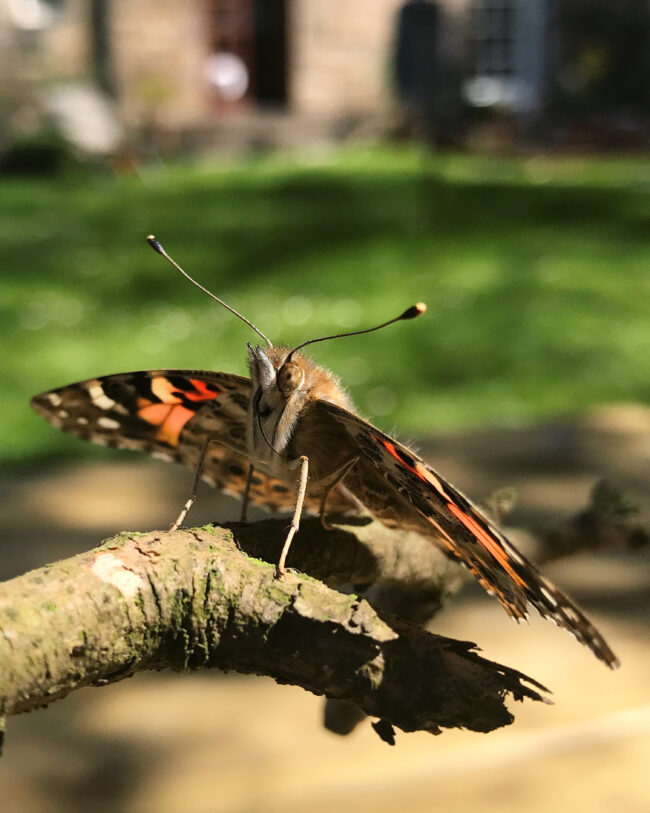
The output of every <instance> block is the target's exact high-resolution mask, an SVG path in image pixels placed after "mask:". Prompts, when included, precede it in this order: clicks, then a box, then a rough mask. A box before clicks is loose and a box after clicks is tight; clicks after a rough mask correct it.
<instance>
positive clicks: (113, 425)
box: [97, 415, 120, 429]
mask: <svg viewBox="0 0 650 813" xmlns="http://www.w3.org/2000/svg"><path fill="white" fill-rule="evenodd" d="M97 426H101V428H102V429H119V428H120V422H119V421H115V420H113V418H107V417H105V416H104V415H101V416H100V417H99V418H97Z"/></svg>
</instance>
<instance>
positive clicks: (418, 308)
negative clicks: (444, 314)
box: [400, 302, 427, 319]
mask: <svg viewBox="0 0 650 813" xmlns="http://www.w3.org/2000/svg"><path fill="white" fill-rule="evenodd" d="M426 310H427V306H426V305H425V303H424V302H416V304H415V305H411V307H410V308H407V310H405V311H404V313H403V314H402V315H401V316H400V319H415V317H416V316H422V314H423V313H426Z"/></svg>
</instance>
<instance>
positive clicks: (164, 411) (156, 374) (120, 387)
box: [32, 370, 350, 511]
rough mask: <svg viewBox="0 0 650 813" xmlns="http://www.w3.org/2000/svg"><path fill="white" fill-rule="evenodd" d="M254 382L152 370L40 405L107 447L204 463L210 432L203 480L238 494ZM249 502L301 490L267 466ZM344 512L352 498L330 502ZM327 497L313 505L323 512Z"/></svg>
mask: <svg viewBox="0 0 650 813" xmlns="http://www.w3.org/2000/svg"><path fill="white" fill-rule="evenodd" d="M250 392H251V382H250V379H248V378H244V377H243V376H237V375H231V374H228V373H213V372H206V371H199V370H145V371H137V372H133V373H119V374H117V375H109V376H104V377H101V378H93V379H90V380H88V381H80V382H78V383H76V384H70V385H68V386H66V387H61V388H59V389H56V390H51V391H50V392H45V393H42V394H41V395H36V396H35V397H34V398H33V399H32V406H33V408H34V409H35V410H36V412H38V414H39V415H41V416H42V417H43V418H45V419H46V420H47V421H49V422H50V423H52V424H53V425H54V426H56V427H57V428H58V429H61V430H63V431H64V432H69V433H70V434H72V435H76V436H77V437H80V438H83V439H84V440H89V441H91V442H93V443H98V444H101V445H102V446H110V447H113V448H116V449H132V450H134V451H141V452H146V453H148V454H151V455H152V456H154V457H156V458H159V459H162V460H169V461H171V460H175V461H177V462H179V463H182V464H184V465H186V466H189V467H191V468H196V466H197V464H198V461H199V456H200V453H201V449H202V447H203V444H204V442H205V439H206V438H207V437H211V438H213V441H214V442H212V443H211V444H210V446H209V448H208V450H207V454H206V458H205V460H204V463H203V466H202V479H203V480H205V481H206V482H207V483H209V484H210V485H212V486H214V487H216V488H218V489H220V490H221V491H224V492H225V493H227V494H231V495H235V496H238V495H241V494H243V493H244V491H245V489H246V481H247V477H248V468H249V461H248V454H247V449H246V418H247V410H248V403H249V399H250ZM249 501H250V502H251V503H253V504H256V505H260V506H263V507H265V508H268V509H269V510H271V511H284V510H286V511H289V510H291V509H292V508H293V507H294V504H295V493H294V490H293V489H292V488H291V487H290V485H287V484H286V483H284V482H282V481H281V480H279V479H277V478H276V477H271V476H270V475H267V474H265V473H264V472H262V471H260V470H256V471H255V473H254V474H253V477H252V480H251V483H250V486H249ZM329 504H330V506H331V507H332V508H333V509H334V510H336V509H339V510H344V509H349V507H350V504H349V501H341V500H340V499H339V500H338V501H337V499H336V497H333V498H332V499H331V500H330V503H329ZM319 505H320V495H315V496H308V498H307V500H306V506H307V508H308V509H310V510H312V511H318V508H319Z"/></svg>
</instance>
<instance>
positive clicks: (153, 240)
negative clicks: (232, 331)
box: [147, 234, 401, 347]
mask: <svg viewBox="0 0 650 813" xmlns="http://www.w3.org/2000/svg"><path fill="white" fill-rule="evenodd" d="M147 243H149V245H150V246H151V248H152V249H153V250H154V251H157V252H158V254H160V255H161V256H162V257H164V258H165V259H166V260H167V262H169V263H171V264H172V265H173V266H174V268H175V269H176V270H177V271H180V272H181V274H182V275H183V276H184V277H185V279H187V280H189V281H190V282H191V283H192V285H196V287H197V288H199V289H200V290H201V291H203V293H204V294H207V295H208V296H209V297H212V299H214V300H215V302H218V303H219V304H220V305H223V307H224V308H225V309H226V310H227V311H230V313H233V314H234V315H235V316H236V317H237V318H238V319H241V320H242V322H245V323H246V324H247V325H248V327H250V328H252V329H253V330H254V331H255V333H257V335H258V336H260V337H261V338H262V339H264V341H265V342H266V343H267V344H268V346H269V347H273V345H272V344H271V342H270V340H269V339H267V338H266V336H265V335H264V334H263V333H262V331H261V330H258V329H257V328H256V327H255V325H254V324H253V323H252V322H250V321H249V320H248V319H247V318H246V317H245V316H242V315H241V313H239V311H236V310H235V309H234V308H231V307H230V305H227V304H226V303H225V302H224V301H223V299H219V297H218V296H215V295H214V294H213V293H211V292H210V291H208V289H207V288H204V287H203V286H202V285H201V283H200V282H197V281H196V280H195V279H192V277H191V276H190V275H189V274H188V273H187V271H184V270H183V269H182V268H181V267H180V265H179V264H178V263H177V262H176V260H174V259H172V257H170V256H169V254H167V252H166V251H165V249H164V248H163V247H162V244H161V242H160V240H158V238H157V237H154V236H153V234H150V235H149V236H148V237H147ZM400 318H401V317H400Z"/></svg>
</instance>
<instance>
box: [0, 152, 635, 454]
mask: <svg viewBox="0 0 650 813" xmlns="http://www.w3.org/2000/svg"><path fill="white" fill-rule="evenodd" d="M649 189H650V163H649V162H648V161H647V160H642V159H620V160H603V159H594V158H575V159H552V158H541V157H535V158H528V159H499V160H497V159H490V158H485V157H482V158H481V157H469V156H456V155H446V156H440V157H436V156H433V157H430V158H428V159H426V160H425V159H423V158H422V156H421V155H420V154H419V153H418V152H416V151H413V150H407V151H396V150H387V149H386V150H374V149H373V150H370V149H357V150H353V151H348V152H344V153H339V154H335V155H327V156H321V157H314V156H312V157H311V158H305V157H303V158H302V159H299V158H287V157H282V156H280V157H269V158H263V159H256V160H252V159H251V160H248V161H246V162H241V163H239V164H236V165H225V164H206V163H202V164H200V165H193V166H188V165H184V166H181V165H176V166H172V167H171V168H159V169H153V170H147V171H143V173H142V174H141V175H140V176H131V177H126V178H114V177H109V176H102V175H90V176H79V177H77V176H71V177H69V178H63V179H61V178H59V179H52V180H44V179H43V180H42V179H11V180H7V179H3V180H2V181H0V246H2V254H3V270H2V295H1V297H0V343H1V344H0V346H1V347H2V359H3V363H2V368H1V370H0V384H1V386H2V399H3V409H2V421H0V460H4V461H17V460H20V459H27V460H29V459H34V458H35V457H40V456H51V455H56V454H83V453H86V452H87V451H90V450H89V449H88V450H87V449H86V445H85V444H82V443H81V442H78V441H75V440H73V439H71V438H69V437H66V436H64V435H63V434H61V433H58V432H56V431H55V430H53V429H52V428H51V427H49V426H48V425H47V424H45V422H43V421H42V420H41V419H39V418H38V417H37V416H36V415H34V414H33V413H32V412H31V410H30V409H29V407H28V400H29V397H30V396H31V395H33V394H34V393H37V392H41V391H43V390H46V389H49V388H52V387H56V386H60V385H63V384H66V383H70V382H72V381H78V380H82V379H84V378H89V377H93V376H96V375H102V374H107V373H113V372H121V371H126V370H136V369H147V368H150V369H151V368H164V367H172V368H173V367H186V368H194V369H196V368H204V369H214V370H226V371H231V372H237V373H245V358H246V353H245V343H246V341H253V340H254V336H253V334H251V332H250V331H249V330H248V329H247V328H246V326H245V325H242V324H241V323H240V322H239V321H238V320H236V319H234V318H233V317H232V316H230V315H229V314H228V313H227V312H225V311H223V310H222V309H220V308H218V307H217V306H216V305H215V304H214V303H212V302H211V300H209V299H208V298H207V297H205V296H202V295H201V294H200V292H198V291H197V290H196V289H195V288H194V287H192V286H190V285H189V284H188V283H186V282H184V281H183V280H182V279H181V278H180V276H178V275H177V274H176V273H175V272H174V271H173V270H172V269H171V268H170V267H169V266H167V265H166V264H165V263H164V262H163V261H162V260H161V258H160V257H157V256H156V255H155V254H154V252H152V251H151V250H150V249H149V248H148V247H147V245H146V243H145V242H144V236H145V235H146V234H148V233H150V232H153V233H155V234H156V235H158V236H159V237H160V238H161V240H162V241H163V243H164V244H165V246H166V247H167V248H168V250H169V251H170V252H171V253H172V254H173V255H174V257H175V258H176V259H177V260H178V261H179V262H180V263H181V264H182V265H183V266H184V267H185V268H186V269H187V270H188V271H189V272H190V273H191V274H192V275H193V276H194V277H195V278H196V279H198V280H199V281H200V282H202V283H203V284H204V285H206V286H207V287H208V288H210V289H211V290H213V291H214V292H215V293H217V294H218V295H219V296H221V297H222V298H224V299H226V300H227V301H228V302H229V303H231V304H232V305H233V306H234V307H236V308H238V309H239V310H241V311H242V312H243V313H244V314H245V315H246V316H248V318H250V319H252V320H253V321H254V322H256V323H257V324H258V325H259V327H260V328H261V329H262V330H263V331H264V332H265V333H266V334H267V335H270V337H271V338H272V339H273V340H274V341H276V342H280V341H286V342H287V343H289V344H293V343H298V342H300V341H303V340H305V339H307V338H313V337H316V336H319V335H326V334H328V333H332V332H335V331H339V330H351V329H355V328H362V327H366V326H369V325H372V324H373V323H377V322H379V321H383V320H385V319H387V318H390V317H391V316H393V315H395V314H396V313H398V312H400V311H401V310H402V309H404V308H406V307H407V306H408V305H410V304H412V303H413V302H416V301H418V300H424V301H426V302H427V303H428V305H429V311H428V313H427V315H426V316H424V317H422V318H421V319H418V320H416V321H415V322H409V323H404V324H399V325H394V326H392V327H390V328H388V329H387V330H386V331H383V332H380V333H377V334H374V335H372V336H363V337H357V338H350V339H345V340H341V341H338V342H330V343H326V344H323V345H321V346H318V347H314V348H313V352H312V355H313V356H314V357H315V358H316V359H317V360H318V361H320V362H321V363H323V364H324V365H326V366H329V367H330V368H331V369H334V370H335V371H336V372H337V373H338V374H339V375H340V376H341V378H342V379H343V381H344V383H345V384H346V385H347V386H348V388H349V389H350V391H351V393H352V395H353V397H354V399H355V401H356V403H357V405H358V407H359V410H360V411H361V412H362V414H364V415H366V416H367V417H369V418H372V419H374V420H375V422H377V423H379V424H380V425H382V426H383V427H385V428H387V429H391V428H393V427H394V426H397V427H399V430H400V432H401V434H402V436H404V435H406V436H407V437H408V436H409V435H411V436H412V435H424V434H427V433H433V432H439V431H447V430H457V429H463V428H469V427H477V426H484V425H488V424H501V425H503V424H510V425H512V424H521V423H525V422H532V421H535V420H538V419H544V418H547V417H550V416H554V415H558V414H562V413H570V412H571V413H573V412H577V411H580V410H583V409H585V408H588V407H589V406H591V405H593V404H596V403H601V402H611V401H621V400H625V401H629V400H641V401H648V400H650V375H649V374H648V362H649V359H650V230H649V229H648V220H649V219H650V218H649V215H650V203H649V195H648V191H649ZM104 453H105V452H104Z"/></svg>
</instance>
